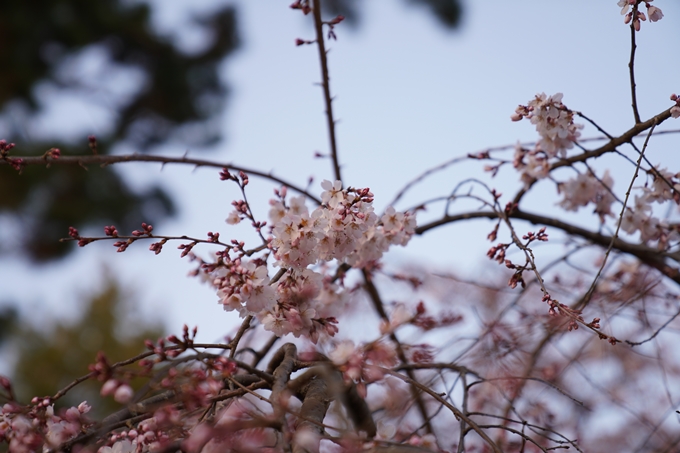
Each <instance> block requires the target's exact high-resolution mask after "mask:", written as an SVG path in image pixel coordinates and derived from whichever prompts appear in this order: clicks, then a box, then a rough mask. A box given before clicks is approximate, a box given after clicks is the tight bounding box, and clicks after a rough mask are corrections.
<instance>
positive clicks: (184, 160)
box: [0, 154, 321, 204]
mask: <svg viewBox="0 0 680 453" xmlns="http://www.w3.org/2000/svg"><path fill="white" fill-rule="evenodd" d="M19 159H20V163H19V165H20V166H21V167H24V166H27V165H46V166H51V165H79V166H81V167H84V168H87V165H102V166H107V165H112V164H119V163H123V162H158V163H161V164H188V165H194V166H196V167H213V168H220V169H221V168H227V169H229V170H233V171H239V172H240V171H242V172H244V173H246V174H248V175H252V176H257V177H260V178H264V179H267V180H269V181H272V182H275V183H277V184H281V185H283V186H286V187H288V188H290V189H291V190H294V191H296V192H298V193H300V194H302V195H304V196H306V197H307V198H309V199H310V200H312V201H313V202H315V203H317V204H321V200H319V198H318V197H316V196H314V195H312V194H311V193H309V192H308V191H307V190H305V189H303V188H301V187H299V186H297V185H295V184H292V183H290V182H288V181H286V180H284V179H281V178H279V177H278V176H274V175H273V174H271V173H265V172H263V171H259V170H254V169H252V168H246V167H242V166H239V165H233V164H229V163H220V162H214V161H211V160H205V159H194V158H189V157H186V156H183V157H167V156H150V155H143V154H123V155H115V156H108V155H98V154H97V155H91V156H61V157H59V158H58V159H54V158H51V157H47V158H44V157H42V156H29V157H21V156H17V157H6V158H0V165H13V163H12V162H14V164H17V161H18V160H19Z"/></svg>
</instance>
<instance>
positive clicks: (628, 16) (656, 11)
mask: <svg viewBox="0 0 680 453" xmlns="http://www.w3.org/2000/svg"><path fill="white" fill-rule="evenodd" d="M653 1H654V0H646V1H644V4H645V7H647V15H648V16H649V21H650V22H656V21H659V20H661V19H662V18H663V12H662V11H661V9H660V8H657V7H656V6H652V5H651V3H652V2H653ZM640 3H643V2H641V1H640V0H619V1H618V5H619V6H620V7H621V15H625V17H624V19H623V21H624V23H626V24H629V23H630V22H631V21H633V28H635V31H640V23H641V21H645V20H647V17H646V16H645V13H643V12H642V11H638V10H637V9H636V8H634V9H633V11H630V12H629V11H628V10H629V9H630V7H631V6H633V7H634V6H636V5H639V4H640Z"/></svg>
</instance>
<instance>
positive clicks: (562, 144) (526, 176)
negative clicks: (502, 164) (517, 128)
mask: <svg viewBox="0 0 680 453" xmlns="http://www.w3.org/2000/svg"><path fill="white" fill-rule="evenodd" d="M510 118H511V119H512V120H513V121H520V120H521V119H522V118H527V119H529V121H531V124H533V125H535V126H536V131H537V132H538V134H539V136H540V139H539V141H538V142H537V143H536V145H535V146H534V148H533V149H526V148H524V147H522V146H520V145H519V144H518V145H517V146H516V147H515V156H514V159H513V166H514V167H515V169H517V170H518V171H519V172H520V173H521V179H522V181H523V182H524V183H530V182H532V181H535V180H536V179H542V178H545V177H547V176H548V173H549V172H550V159H552V158H555V157H564V156H565V155H566V152H567V150H568V149H571V148H572V147H573V146H574V142H575V141H576V140H577V139H578V138H579V137H580V136H581V133H580V130H581V129H582V128H583V125H582V124H576V123H574V113H573V112H572V111H571V110H569V109H568V108H567V107H565V106H564V104H563V103H562V93H556V94H554V95H552V96H547V95H546V94H545V93H540V94H537V95H536V97H535V98H534V99H532V100H531V101H530V102H529V103H528V104H527V105H520V106H518V107H517V109H515V113H514V114H513V115H512V116H511V117H510Z"/></svg>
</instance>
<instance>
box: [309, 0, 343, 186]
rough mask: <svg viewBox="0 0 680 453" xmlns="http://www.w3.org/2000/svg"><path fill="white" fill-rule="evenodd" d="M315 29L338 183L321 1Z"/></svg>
mask: <svg viewBox="0 0 680 453" xmlns="http://www.w3.org/2000/svg"><path fill="white" fill-rule="evenodd" d="M314 28H315V30H316V44H317V47H318V49H319V61H320V62H321V86H322V88H323V100H324V102H325V104H326V118H327V124H328V138H329V140H330V145H331V159H332V161H333V173H334V175H335V179H336V180H337V181H342V176H340V163H339V161H338V145H337V141H336V139H335V119H334V118H333V98H332V97H331V87H330V77H329V75H328V52H327V51H326V44H325V42H324V37H323V21H322V20H321V0H314Z"/></svg>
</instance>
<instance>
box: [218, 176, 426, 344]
mask: <svg viewBox="0 0 680 453" xmlns="http://www.w3.org/2000/svg"><path fill="white" fill-rule="evenodd" d="M321 186H322V187H323V189H325V190H324V192H323V193H322V194H321V200H322V204H321V205H319V206H318V207H317V208H316V209H314V210H313V211H312V212H310V211H309V209H308V208H307V206H306V205H305V198H304V197H302V196H299V197H292V198H291V199H290V200H289V201H288V202H286V198H285V195H286V191H285V189H284V190H281V191H280V192H277V193H279V195H280V196H279V198H278V199H275V200H271V201H270V211H269V219H270V224H271V225H272V227H271V232H272V237H271V238H269V241H268V243H269V249H270V250H271V251H272V253H273V255H274V257H275V258H276V262H275V263H274V265H275V266H277V267H280V268H282V269H283V271H282V272H283V274H282V275H280V278H279V279H278V280H277V281H276V282H275V283H276V284H274V282H272V280H271V279H270V277H269V270H268V267H267V262H266V260H264V259H251V260H246V259H245V258H244V257H236V258H231V257H230V256H228V254H225V255H224V256H223V262H222V265H220V266H218V267H217V268H216V269H214V270H213V272H212V276H213V277H214V280H213V284H214V285H215V287H216V288H217V290H218V295H219V297H220V303H221V304H222V305H223V306H224V309H225V310H227V311H231V310H235V311H237V312H238V313H239V315H241V316H242V317H245V316H248V315H252V316H255V317H257V319H258V320H259V321H260V322H261V323H262V324H263V325H264V327H265V329H267V330H269V331H271V332H274V333H276V334H277V335H279V336H282V335H285V334H288V333H292V334H293V335H295V336H296V337H297V336H300V335H304V336H306V337H309V338H310V339H312V341H316V340H318V338H319V335H320V334H321V333H325V334H328V335H331V336H332V335H334V334H335V333H336V332H337V327H336V326H335V324H336V323H337V320H336V319H335V316H337V314H339V309H340V308H341V307H342V300H343V298H344V297H345V296H344V295H343V293H342V291H341V288H340V286H339V285H338V284H337V283H335V279H334V278H333V277H332V276H331V275H324V274H323V273H322V272H319V270H320V269H318V268H320V267H321V268H323V269H321V270H324V269H325V270H328V263H330V262H337V263H339V264H340V263H342V264H345V265H349V266H351V267H354V268H365V267H367V266H371V265H373V264H374V263H375V262H376V261H377V260H379V259H380V258H381V257H382V255H383V253H384V252H386V251H387V250H388V249H389V247H390V246H391V245H406V244H407V243H408V241H409V239H410V238H411V236H412V235H413V234H414V232H415V226H416V223H415V218H414V216H413V215H412V214H410V213H402V212H397V211H395V210H394V208H392V207H389V208H387V210H386V211H385V214H384V215H383V216H382V217H378V215H377V214H376V213H375V212H374V208H373V194H372V193H371V192H370V191H369V189H352V188H348V189H343V188H342V184H341V183H340V181H336V182H335V183H331V182H330V181H323V182H322V184H321ZM230 219H231V217H230ZM230 219H228V220H227V221H228V222H230ZM230 223H231V222H230Z"/></svg>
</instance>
